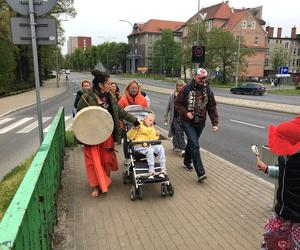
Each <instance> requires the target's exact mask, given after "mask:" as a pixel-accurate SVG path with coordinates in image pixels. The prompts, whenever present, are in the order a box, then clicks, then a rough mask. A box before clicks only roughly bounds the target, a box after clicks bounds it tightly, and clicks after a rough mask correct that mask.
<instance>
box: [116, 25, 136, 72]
mask: <svg viewBox="0 0 300 250" xmlns="http://www.w3.org/2000/svg"><path fill="white" fill-rule="evenodd" d="M119 21H120V22H125V23H128V24H130V26H131V27H132V31H133V24H132V23H131V22H129V21H127V20H119ZM131 56H132V63H131V74H134V72H135V57H134V56H135V51H134V36H133V35H132V55H131Z"/></svg>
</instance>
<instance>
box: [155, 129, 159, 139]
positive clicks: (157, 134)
mask: <svg viewBox="0 0 300 250" xmlns="http://www.w3.org/2000/svg"><path fill="white" fill-rule="evenodd" d="M156 136H158V137H159V131H158V130H157V129H156Z"/></svg>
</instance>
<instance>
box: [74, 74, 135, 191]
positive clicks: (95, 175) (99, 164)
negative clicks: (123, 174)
mask: <svg viewBox="0 0 300 250" xmlns="http://www.w3.org/2000/svg"><path fill="white" fill-rule="evenodd" d="M92 74H93V75H94V80H93V87H92V88H91V89H90V90H89V91H88V93H84V94H83V95H82V97H81V99H80V100H79V102H78V104H77V110H78V111H79V110H81V109H83V108H85V107H88V106H100V107H102V108H104V109H106V110H107V111H108V112H109V113H110V114H111V116H112V119H113V122H114V129H113V134H112V135H111V136H110V137H109V138H108V139H106V141H104V142H102V143H100V144H98V145H84V158H85V166H86V172H87V177H88V182H89V184H90V186H91V187H92V188H93V192H92V193H91V196H92V197H98V196H99V194H100V192H102V193H107V192H108V187H109V185H110V183H111V179H110V178H109V176H110V171H117V170H118V161H117V157H116V153H115V150H114V141H116V142H118V143H119V144H120V143H121V130H120V127H119V123H120V119H124V120H127V121H129V122H132V123H133V125H134V126H139V121H138V120H137V118H136V117H134V116H132V115H131V114H129V113H127V112H126V111H125V110H123V109H122V108H120V107H119V105H118V103H117V101H116V99H115V97H114V96H113V94H112V93H111V92H110V85H111V83H112V80H111V78H110V75H109V74H107V73H103V72H100V71H99V70H93V71H92Z"/></svg>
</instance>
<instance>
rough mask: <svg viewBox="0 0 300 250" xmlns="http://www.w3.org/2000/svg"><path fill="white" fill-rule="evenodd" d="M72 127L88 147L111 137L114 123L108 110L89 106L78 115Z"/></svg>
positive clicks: (77, 136) (78, 137)
mask: <svg viewBox="0 0 300 250" xmlns="http://www.w3.org/2000/svg"><path fill="white" fill-rule="evenodd" d="M72 127H73V132H74V134H75V136H76V138H77V139H78V140H79V141H81V142H82V143H84V144H87V145H97V144H100V143H102V142H104V141H105V140H106V139H107V138H108V137H110V136H111V134H112V132H113V129H114V122H113V119H112V117H111V115H110V113H108V111H107V110H106V109H104V108H101V107H98V106H89V107H86V108H83V109H82V110H80V111H79V112H78V113H77V114H76V116H75V118H74V121H73V125H72Z"/></svg>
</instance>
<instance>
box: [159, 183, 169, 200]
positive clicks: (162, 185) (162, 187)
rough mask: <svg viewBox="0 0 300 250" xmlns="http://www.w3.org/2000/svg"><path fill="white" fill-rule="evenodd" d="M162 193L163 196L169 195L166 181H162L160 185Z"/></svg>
mask: <svg viewBox="0 0 300 250" xmlns="http://www.w3.org/2000/svg"><path fill="white" fill-rule="evenodd" d="M160 193H161V196H162V197H166V196H167V185H166V184H165V183H162V184H161V186H160Z"/></svg>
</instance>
